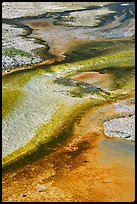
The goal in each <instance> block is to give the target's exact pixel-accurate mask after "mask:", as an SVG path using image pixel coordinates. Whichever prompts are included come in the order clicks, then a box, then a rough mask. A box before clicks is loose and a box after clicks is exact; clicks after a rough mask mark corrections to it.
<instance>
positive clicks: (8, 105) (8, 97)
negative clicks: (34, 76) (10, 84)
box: [2, 88, 23, 119]
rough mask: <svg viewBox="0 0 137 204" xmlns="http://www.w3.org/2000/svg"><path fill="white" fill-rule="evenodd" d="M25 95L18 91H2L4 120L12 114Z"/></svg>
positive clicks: (4, 89)
mask: <svg viewBox="0 0 137 204" xmlns="http://www.w3.org/2000/svg"><path fill="white" fill-rule="evenodd" d="M22 96H23V93H22V92H21V91H20V90H18V89H10V88H9V89H6V88H3V89H2V118H3V119H4V118H5V117H6V116H7V115H8V113H9V112H11V110H12V108H13V107H14V105H15V103H16V102H17V101H19V100H20V99H21V98H22Z"/></svg>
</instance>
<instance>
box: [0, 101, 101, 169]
mask: <svg viewBox="0 0 137 204" xmlns="http://www.w3.org/2000/svg"><path fill="white" fill-rule="evenodd" d="M103 102H104V101H102V100H96V101H95V100H89V99H88V100H86V101H85V102H84V103H81V104H77V105H76V106H74V107H67V106H64V105H62V106H61V107H60V109H59V110H58V111H57V112H55V113H54V115H53V116H52V118H51V119H50V120H49V121H48V122H47V123H46V124H43V125H41V127H39V129H38V130H37V132H36V134H35V135H34V137H33V138H32V139H31V140H30V141H29V142H28V143H27V144H26V145H24V146H23V147H21V148H19V149H17V150H15V151H14V152H13V153H11V154H9V155H7V156H5V157H4V158H3V161H2V166H3V171H4V172H7V171H10V170H14V169H16V168H21V167H22V166H24V165H26V164H28V163H32V162H34V161H37V160H38V159H40V158H42V157H43V156H45V155H48V154H50V153H52V152H54V151H56V149H57V148H60V147H61V146H62V144H64V143H65V142H67V140H68V138H70V137H71V136H73V127H74V124H75V123H76V122H77V120H79V118H80V117H82V114H83V113H84V112H85V111H87V109H89V108H92V107H95V106H97V105H100V104H102V103H103Z"/></svg>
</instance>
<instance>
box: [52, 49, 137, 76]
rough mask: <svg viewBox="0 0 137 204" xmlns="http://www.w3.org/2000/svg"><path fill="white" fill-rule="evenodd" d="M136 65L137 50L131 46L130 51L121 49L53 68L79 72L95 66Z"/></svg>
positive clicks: (97, 67)
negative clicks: (136, 55)
mask: <svg viewBox="0 0 137 204" xmlns="http://www.w3.org/2000/svg"><path fill="white" fill-rule="evenodd" d="M134 65H135V50H134V49H133V48H131V49H129V50H128V51H120V52H117V53H114V54H107V55H105V56H100V57H95V58H91V59H87V60H81V61H78V62H73V63H66V64H64V65H55V66H51V70H52V71H57V70H62V69H64V70H66V71H67V69H69V73H73V71H75V72H77V71H78V70H80V71H82V70H87V69H88V70H89V69H90V70H92V69H95V68H96V69H100V68H102V67H105V68H109V67H112V66H118V67H127V66H134ZM74 68H75V69H74ZM64 72H65V71H64ZM67 74H68V72H67Z"/></svg>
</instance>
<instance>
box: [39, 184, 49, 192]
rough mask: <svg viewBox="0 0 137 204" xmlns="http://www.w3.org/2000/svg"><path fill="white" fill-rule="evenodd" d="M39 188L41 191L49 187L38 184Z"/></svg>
mask: <svg viewBox="0 0 137 204" xmlns="http://www.w3.org/2000/svg"><path fill="white" fill-rule="evenodd" d="M37 188H38V189H39V190H40V191H43V190H45V189H46V188H47V187H46V186H44V185H37Z"/></svg>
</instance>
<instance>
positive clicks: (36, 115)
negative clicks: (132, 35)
mask: <svg viewBox="0 0 137 204" xmlns="http://www.w3.org/2000/svg"><path fill="white" fill-rule="evenodd" d="M122 45H123V46H122ZM104 46H105V48H106V50H107V51H105V53H104V52H103V49H104ZM91 47H92V49H93V50H94V52H92V51H91V56H89V54H88V56H87V58H86V57H85V58H81V57H78V58H77V59H78V60H77V61H73V60H72V61H71V59H69V61H67V62H60V63H58V64H55V65H48V66H43V67H37V68H34V69H31V70H22V71H17V72H15V73H11V74H7V75H4V76H3V77H2V126H3V128H2V131H3V132H2V134H3V141H2V142H3V144H2V145H3V160H2V165H3V170H4V171H8V170H11V169H15V168H19V167H21V166H23V165H25V164H28V163H31V162H34V161H37V160H38V159H39V158H42V157H43V156H45V155H47V154H50V153H51V152H54V151H56V149H57V148H60V147H61V146H62V145H63V144H65V143H66V142H67V140H68V139H69V138H70V137H72V135H73V128H74V125H75V123H76V122H78V121H79V120H80V118H81V117H82V115H83V114H84V113H85V112H87V111H88V110H89V109H92V108H93V107H96V106H100V105H104V104H108V103H112V102H114V101H115V100H116V99H118V98H124V97H125V96H128V95H130V93H131V92H134V89H135V77H134V68H135V47H134V41H133V40H129V41H124V40H122V41H120V40H117V41H116V43H115V44H113V46H112V45H111V41H110V43H109V42H105V44H103V42H102V41H101V42H100V44H99V42H97V44H96V43H95V42H94V43H93V46H92V43H91ZM80 50H81V48H80V47H79V48H78V47H77V49H76V50H75V52H76V53H77V54H78V53H79V52H80ZM92 53H94V56H92V55H93V54H92ZM73 54H74V53H72V55H73ZM85 56H86V54H85ZM85 72H91V73H92V72H97V73H100V74H102V76H103V75H104V74H108V75H109V76H111V77H110V78H108V79H107V80H109V81H110V83H111V88H110V89H108V90H105V89H104V88H102V84H99V83H98V86H95V85H92V84H90V83H88V82H86V81H85V82H80V81H78V80H74V79H72V78H71V77H72V76H76V75H78V74H79V73H85Z"/></svg>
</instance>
